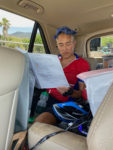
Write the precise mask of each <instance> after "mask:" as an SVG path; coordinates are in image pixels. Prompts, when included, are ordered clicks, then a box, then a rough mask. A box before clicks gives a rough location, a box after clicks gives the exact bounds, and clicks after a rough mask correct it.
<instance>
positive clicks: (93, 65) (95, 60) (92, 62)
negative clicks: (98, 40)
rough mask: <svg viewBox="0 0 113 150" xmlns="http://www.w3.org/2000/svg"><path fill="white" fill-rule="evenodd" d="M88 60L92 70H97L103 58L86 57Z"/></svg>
mask: <svg viewBox="0 0 113 150" xmlns="http://www.w3.org/2000/svg"><path fill="white" fill-rule="evenodd" d="M84 59H85V60H86V61H88V63H89V65H90V69H91V70H96V69H97V67H98V65H99V64H102V62H103V60H102V58H86V57H85V58H84Z"/></svg>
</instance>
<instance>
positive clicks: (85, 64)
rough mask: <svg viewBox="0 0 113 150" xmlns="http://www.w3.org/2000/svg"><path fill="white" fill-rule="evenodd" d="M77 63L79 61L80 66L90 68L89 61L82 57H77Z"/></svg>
mask: <svg viewBox="0 0 113 150" xmlns="http://www.w3.org/2000/svg"><path fill="white" fill-rule="evenodd" d="M79 63H80V65H81V68H84V67H85V69H86V70H90V66H89V63H88V61H87V60H85V59H84V58H82V57H79Z"/></svg>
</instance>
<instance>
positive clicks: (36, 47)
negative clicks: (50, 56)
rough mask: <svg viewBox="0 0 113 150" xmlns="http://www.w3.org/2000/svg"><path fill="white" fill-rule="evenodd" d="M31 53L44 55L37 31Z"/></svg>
mask: <svg viewBox="0 0 113 150" xmlns="http://www.w3.org/2000/svg"><path fill="white" fill-rule="evenodd" d="M33 52H34V53H45V49H44V45H43V42H42V38H41V35H40V31H39V30H37V34H36V38H35V43H34V48H33Z"/></svg>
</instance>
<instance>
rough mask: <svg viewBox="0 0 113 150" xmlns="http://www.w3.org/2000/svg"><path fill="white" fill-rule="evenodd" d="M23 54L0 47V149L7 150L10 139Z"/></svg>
mask: <svg viewBox="0 0 113 150" xmlns="http://www.w3.org/2000/svg"><path fill="white" fill-rule="evenodd" d="M24 63H25V60H24V55H23V54H21V53H20V52H18V51H16V50H13V49H10V48H5V47H0V149H1V150H8V149H9V145H10V143H11V140H12V136H13V130H14V122H15V115H16V107H17V97H18V89H19V85H20V83H21V80H22V76H23V72H24Z"/></svg>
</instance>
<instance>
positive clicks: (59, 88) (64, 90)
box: [57, 86, 70, 94]
mask: <svg viewBox="0 0 113 150" xmlns="http://www.w3.org/2000/svg"><path fill="white" fill-rule="evenodd" d="M69 89H70V87H65V86H61V87H58V88H57V90H58V91H59V92H60V94H64V93H65V92H67V91H68V90H69Z"/></svg>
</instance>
